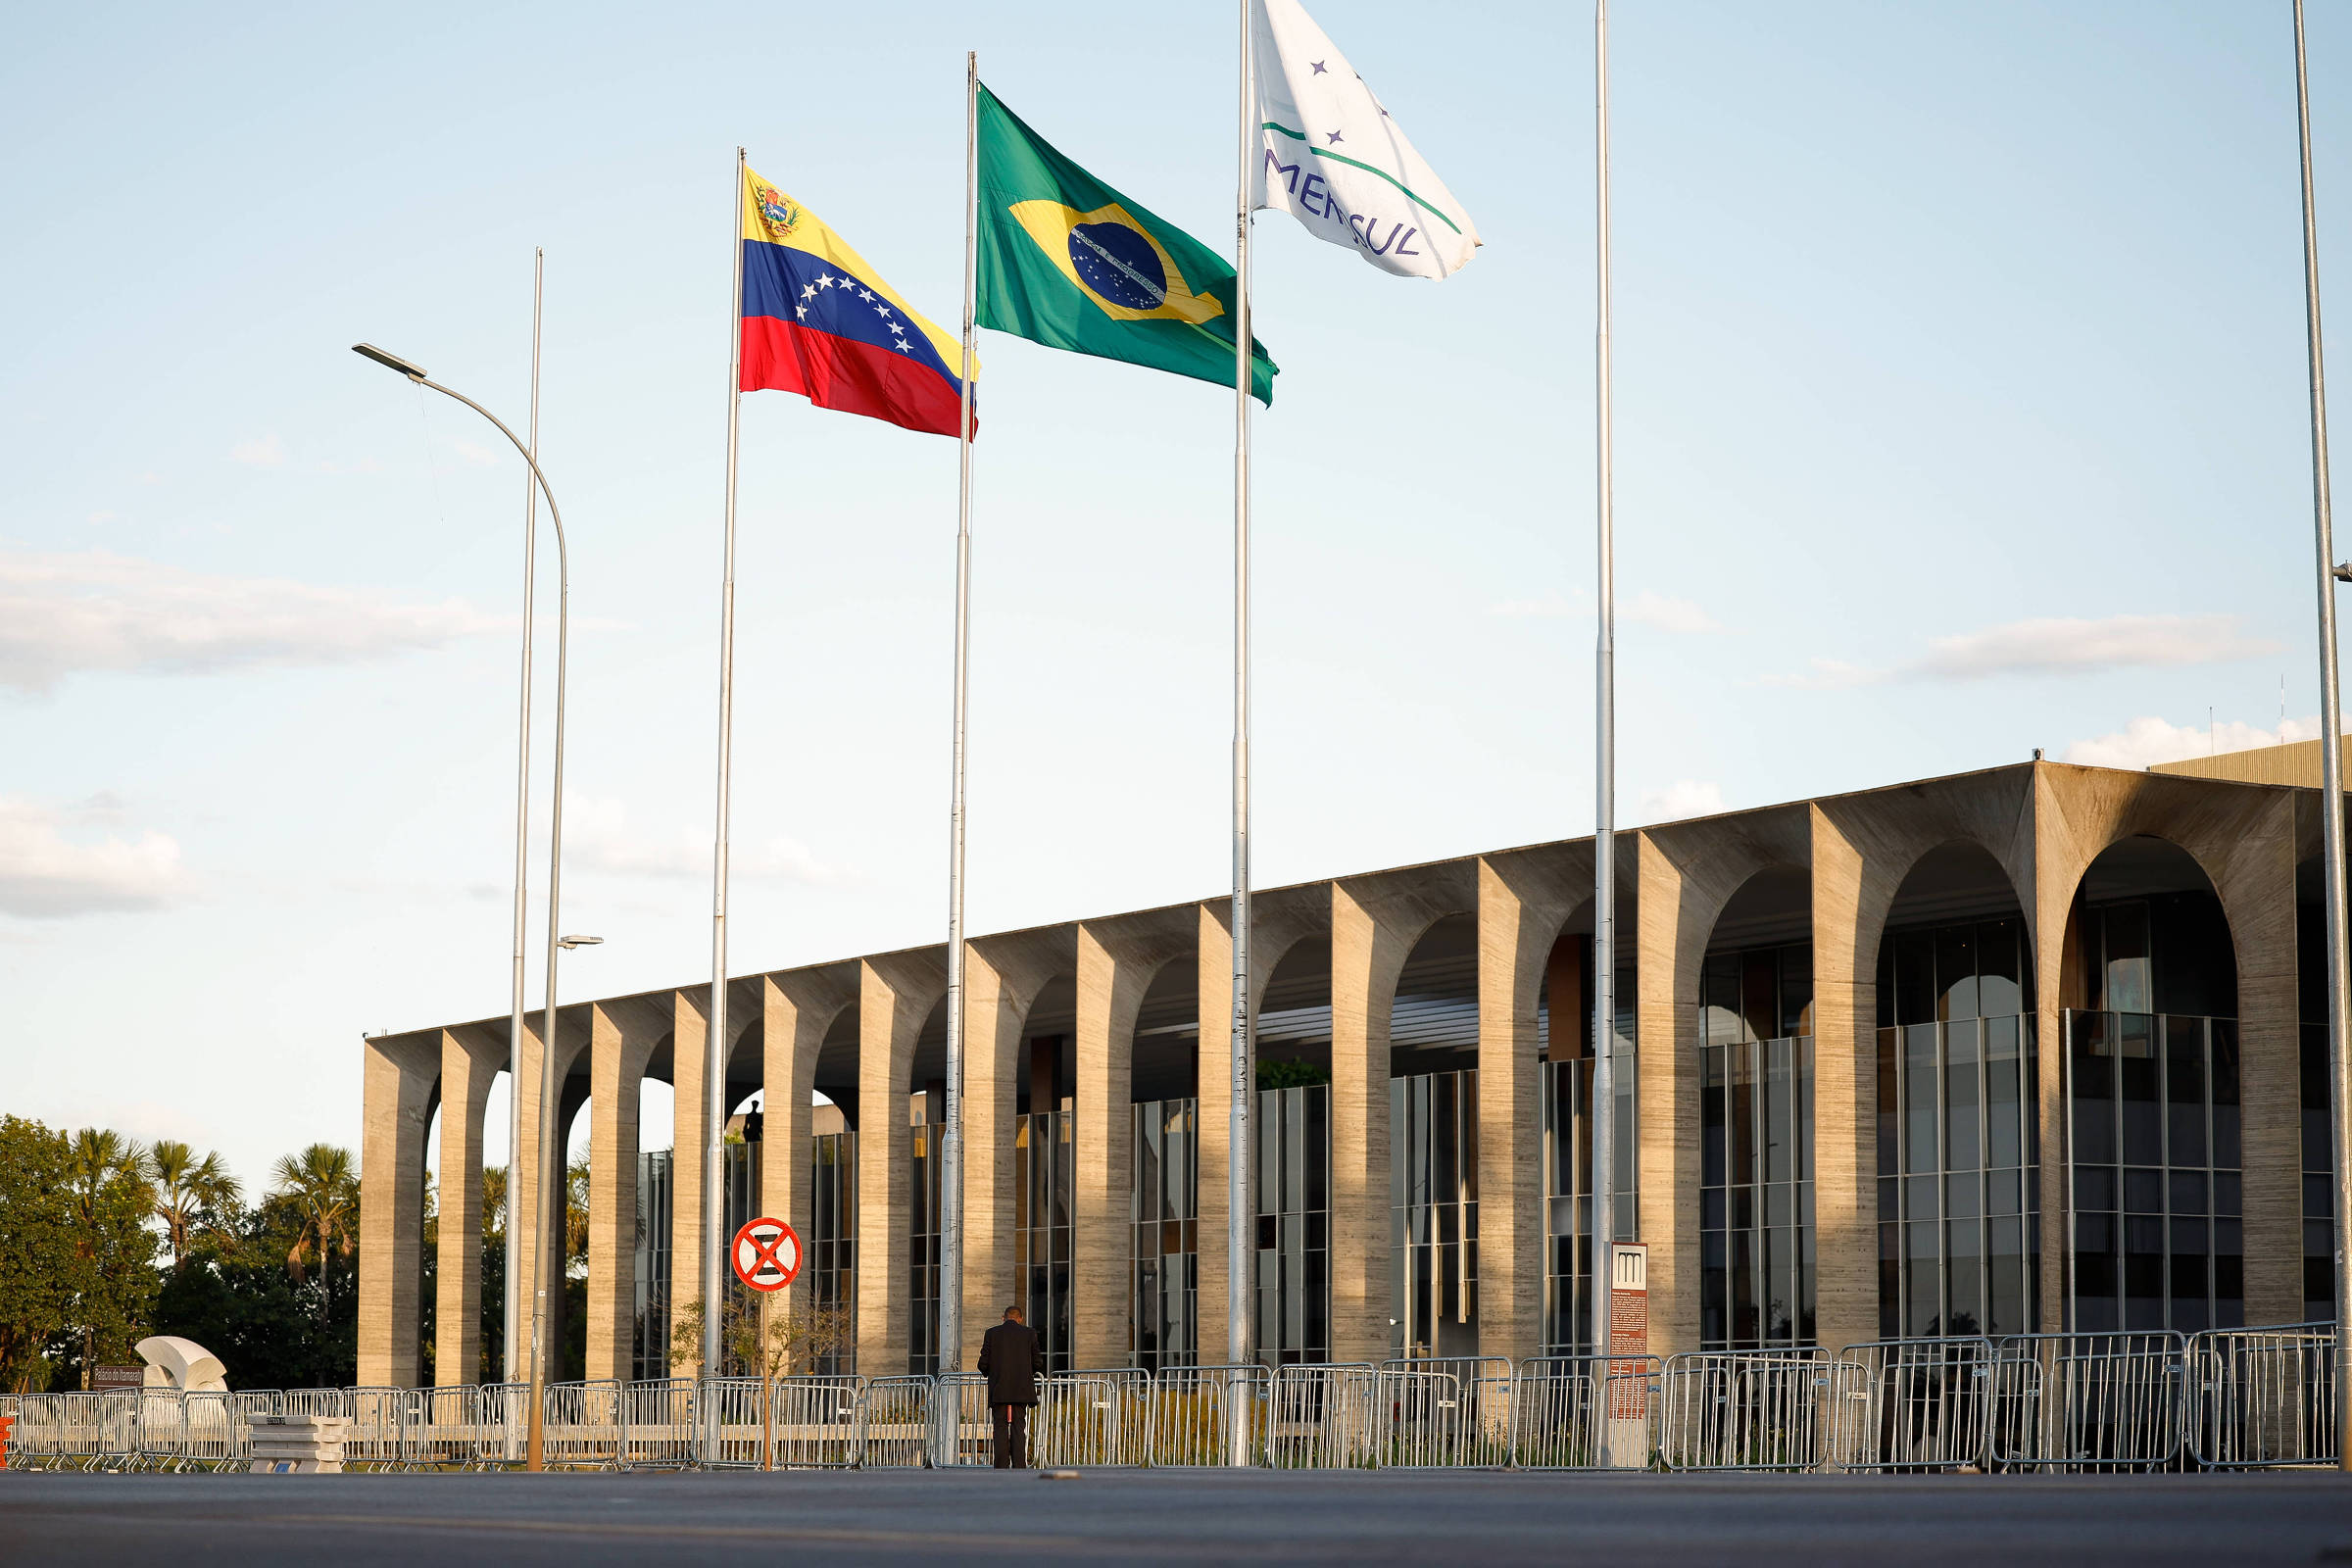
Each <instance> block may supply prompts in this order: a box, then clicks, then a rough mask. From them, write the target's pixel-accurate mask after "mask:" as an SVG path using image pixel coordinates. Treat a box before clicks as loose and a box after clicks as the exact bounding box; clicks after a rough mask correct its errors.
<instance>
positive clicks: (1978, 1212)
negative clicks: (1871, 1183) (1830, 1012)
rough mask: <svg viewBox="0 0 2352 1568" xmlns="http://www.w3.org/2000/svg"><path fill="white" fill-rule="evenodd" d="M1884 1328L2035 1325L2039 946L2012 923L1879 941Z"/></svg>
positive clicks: (1926, 1332)
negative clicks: (2029, 943) (2035, 999)
mask: <svg viewBox="0 0 2352 1568" xmlns="http://www.w3.org/2000/svg"><path fill="white" fill-rule="evenodd" d="M1878 993H1879V1026H1880V1027H1879V1041H1878V1045H1879V1053H1878V1055H1879V1060H1878V1080H1879V1094H1878V1103H1879V1128H1878V1145H1879V1332H1880V1333H1881V1334H1883V1335H1886V1336H1887V1337H1888V1338H1890V1339H1891V1338H1898V1337H1900V1338H1907V1339H1908V1338H1923V1337H1935V1336H1938V1335H1946V1334H2028V1333H2032V1332H2034V1330H2035V1328H2036V1327H2038V1317H2039V1278H2038V1276H2039V1263H2040V1256H2041V1237H2040V1197H2041V1193H2040V1181H2041V1172H2040V1159H2041V1143H2040V1129H2039V1124H2038V1121H2037V1114H2036V1107H2037V1105H2038V1103H2039V1095H2038V1093H2037V1091H2036V1084H2037V1079H2036V1076H2035V1070H2036V1069H2035V1054H2034V1018H2033V1015H2032V1013H2031V1011H2030V1009H2031V1007H2032V1006H2033V995H2034V977H2033V960H2032V954H2031V952H2030V950H2029V949H2028V947H2027V945H2026V943H2025V938H2024V923H2023V922H2022V921H2020V920H2017V919H2001V920H1977V921H1969V922H1965V923H1960V924H1953V925H1944V926H1936V927H1930V928H1919V929H1912V930H1906V931H1890V932H1888V933H1887V935H1886V937H1885V939H1884V940H1882V941H1881V943H1880V944H1879V984H1878Z"/></svg>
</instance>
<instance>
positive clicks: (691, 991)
mask: <svg viewBox="0 0 2352 1568" xmlns="http://www.w3.org/2000/svg"><path fill="white" fill-rule="evenodd" d="M668 1010H669V1082H670V1090H671V1093H672V1096H673V1098H674V1101H675V1105H674V1108H673V1113H672V1117H671V1123H670V1129H671V1130H670V1137H671V1140H672V1142H671V1150H672V1152H671V1154H670V1165H669V1326H670V1331H671V1333H672V1334H673V1335H674V1334H675V1333H676V1331H677V1326H678V1325H679V1324H680V1323H681V1322H683V1321H684V1320H685V1319H684V1309H685V1308H686V1306H687V1305H688V1304H689V1303H691V1302H696V1301H700V1300H701V1299H703V1274H702V1256H703V1154H702V1152H703V1149H704V1146H705V1142H706V1140H707V1138H708V1136H709V1134H708V1131H707V1129H708V1128H709V1126H710V1123H711V1117H710V1112H709V1110H708V1108H707V1107H706V1106H705V1105H704V1103H703V1102H704V1099H705V1096H704V1092H703V1083H704V1071H703V1069H704V1065H705V1062H704V1057H705V1055H706V1054H707V1052H708V1050H709V1048H710V1043H711V988H710V987H709V986H707V985H706V986H692V987H688V988H686V989H684V990H680V991H674V992H671V993H670V995H669V1009H668ZM729 1010H730V1012H731V1011H732V1004H731V1003H730V1008H729ZM701 1365H702V1351H701V1350H700V1349H699V1348H693V1347H688V1348H684V1349H681V1348H679V1346H678V1343H677V1341H676V1340H675V1339H674V1338H673V1339H672V1340H671V1341H670V1349H669V1370H670V1375H671V1376H672V1377H681V1378H687V1377H693V1376H694V1375H695V1374H696V1372H697V1371H698V1370H699V1369H700V1367H701Z"/></svg>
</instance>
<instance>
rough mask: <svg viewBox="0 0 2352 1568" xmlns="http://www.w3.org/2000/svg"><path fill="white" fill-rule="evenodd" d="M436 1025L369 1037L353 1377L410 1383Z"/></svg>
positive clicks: (382, 1383)
mask: <svg viewBox="0 0 2352 1568" xmlns="http://www.w3.org/2000/svg"><path fill="white" fill-rule="evenodd" d="M441 1039H442V1032H441V1031H440V1030H438V1029H432V1030H425V1031H422V1032H420V1033H417V1034H408V1035H384V1036H379V1037H376V1038H374V1039H370V1040H368V1041H367V1042H366V1043H365V1045H364V1047H363V1049H364V1051H365V1057H364V1062H363V1068H362V1078H363V1083H364V1088H365V1094H366V1097H367V1098H366V1102H365V1114H364V1120H363V1123H362V1129H361V1134H360V1324H359V1380H360V1383H361V1386H363V1387H375V1388H382V1387H398V1388H413V1387H415V1386H416V1383H417V1360H418V1355H417V1352H418V1344H417V1340H418V1336H419V1333H420V1332H421V1327H422V1325H421V1321H420V1317H419V1313H418V1310H417V1309H418V1305H419V1302H418V1299H417V1298H418V1293H419V1288H420V1286H421V1283H422V1281H421V1278H420V1273H421V1263H422V1252H421V1249H422V1247H423V1242H424V1134H425V1125H426V1123H427V1121H429V1120H430V1118H431V1115H432V1101H433V1089H434V1086H435V1084H436V1083H437V1082H438V1081H439V1078H440V1075H441Z"/></svg>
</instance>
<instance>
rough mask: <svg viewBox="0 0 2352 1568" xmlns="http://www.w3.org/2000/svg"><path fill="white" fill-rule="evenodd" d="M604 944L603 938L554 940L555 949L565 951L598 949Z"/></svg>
mask: <svg viewBox="0 0 2352 1568" xmlns="http://www.w3.org/2000/svg"><path fill="white" fill-rule="evenodd" d="M604 942H605V939H604V938H603V937H558V938H556V946H557V947H559V948H564V949H566V950H568V949H571V948H598V947H602V946H604Z"/></svg>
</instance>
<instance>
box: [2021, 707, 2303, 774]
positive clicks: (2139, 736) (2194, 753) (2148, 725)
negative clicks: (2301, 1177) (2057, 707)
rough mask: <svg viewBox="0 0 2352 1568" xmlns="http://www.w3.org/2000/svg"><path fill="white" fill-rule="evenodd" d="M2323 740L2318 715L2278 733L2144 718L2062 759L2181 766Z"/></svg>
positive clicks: (2236, 722)
mask: <svg viewBox="0 0 2352 1568" xmlns="http://www.w3.org/2000/svg"><path fill="white" fill-rule="evenodd" d="M2319 736H2320V720H2319V717H2318V715H2317V714H2314V715H2313V716H2312V717H2310V718H2289V719H2282V720H2281V721H2280V722H2279V725H2278V728H2277V729H2275V730H2269V729H2262V728H2259V727H2258V726H2256V725H2253V724H2248V723H2246V722H2244V721H2243V720H2242V719H2235V718H2232V719H2229V720H2227V721H2226V722H2223V723H2220V724H2214V725H2210V726H2208V725H2204V724H2174V723H2170V722H2168V721H2166V720H2164V719H2161V718H2155V717H2151V716H2145V715H2143V716H2141V717H2139V718H2135V719H2133V720H2131V723H2129V724H2126V725H2125V726H2124V727H2123V728H2122V729H2119V730H2116V731H2114V732H2113V733H2112V734H2107V735H2094V736H2092V737H2091V738H2090V739H2089V740H2084V741H2077V742H2075V743H2074V744H2073V745H2072V746H2069V747H2068V748H2067V749H2066V750H2065V751H2064V752H2063V753H2061V754H2060V755H2059V758H2058V760H2060V761H2062V762H2076V763H2080V764H2081V765H2082V766H2084V767H2130V768H2141V767H2146V766H2148V765H2149V764H2150V763H2152V762H2178V761H2181V760H2184V759H2187V758H2191V757H2206V756H2210V755H2213V754H2216V753H2220V752H2247V751H2252V750H2253V749H2254V748H2256V747H2258V746H2282V745H2284V744H2286V743H2287V742H2289V741H2308V740H2317V739H2318V738H2319Z"/></svg>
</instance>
